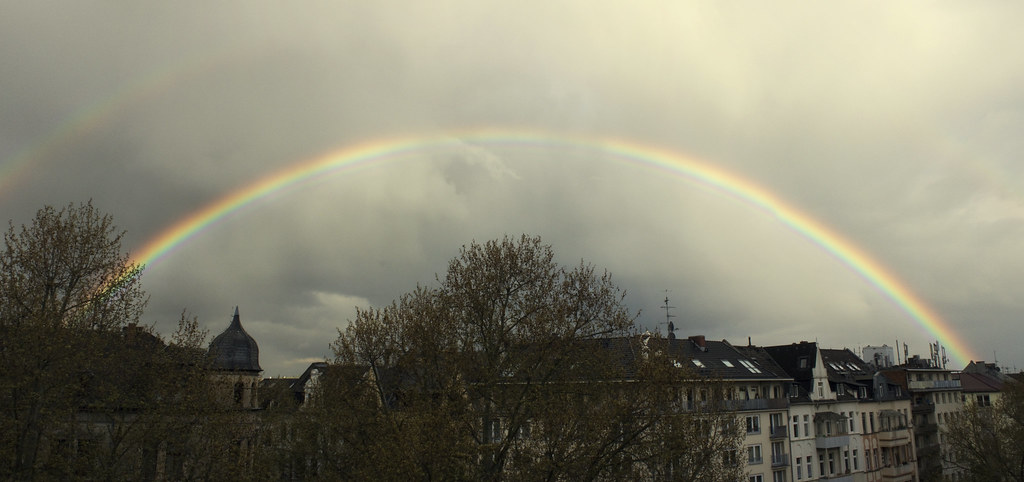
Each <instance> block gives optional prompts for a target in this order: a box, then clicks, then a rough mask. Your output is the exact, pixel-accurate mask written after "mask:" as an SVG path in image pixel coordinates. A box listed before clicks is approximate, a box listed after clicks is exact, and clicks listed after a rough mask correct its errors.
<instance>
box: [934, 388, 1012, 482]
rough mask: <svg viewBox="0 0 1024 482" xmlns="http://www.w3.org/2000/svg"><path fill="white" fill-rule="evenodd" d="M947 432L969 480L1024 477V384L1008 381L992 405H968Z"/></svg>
mask: <svg viewBox="0 0 1024 482" xmlns="http://www.w3.org/2000/svg"><path fill="white" fill-rule="evenodd" d="M945 436H946V440H947V442H948V443H949V444H950V446H951V450H950V452H949V456H948V460H949V461H950V462H952V463H953V464H954V465H955V466H957V467H960V468H962V469H963V470H964V475H965V476H966V477H967V480H977V481H983V480H984V481H990V480H991V481H1011V480H1015V481H1024V384H1022V383H1020V382H1013V381H1011V382H1007V383H1006V384H1005V385H1003V392H1002V394H1001V396H1000V398H999V400H997V401H996V402H995V403H994V404H993V405H992V406H988V407H985V406H979V405H977V404H971V405H968V406H967V408H965V409H964V410H963V412H961V413H959V414H957V423H954V424H950V425H949V429H948V431H947V432H946V435H945Z"/></svg>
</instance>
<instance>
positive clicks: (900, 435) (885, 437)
mask: <svg viewBox="0 0 1024 482" xmlns="http://www.w3.org/2000/svg"><path fill="white" fill-rule="evenodd" d="M877 437H878V445H879V446H881V447H896V446H899V445H905V444H907V443H909V442H910V430H909V429H906V428H897V429H892V430H883V431H881V432H878V435H877Z"/></svg>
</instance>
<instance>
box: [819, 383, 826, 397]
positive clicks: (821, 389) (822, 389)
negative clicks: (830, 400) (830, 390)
mask: <svg viewBox="0 0 1024 482" xmlns="http://www.w3.org/2000/svg"><path fill="white" fill-rule="evenodd" d="M824 397H825V384H824V383H823V382H822V381H821V380H818V398H824Z"/></svg>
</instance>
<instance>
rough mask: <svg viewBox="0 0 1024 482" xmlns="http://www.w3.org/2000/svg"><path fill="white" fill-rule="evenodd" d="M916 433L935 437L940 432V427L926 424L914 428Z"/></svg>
mask: <svg viewBox="0 0 1024 482" xmlns="http://www.w3.org/2000/svg"><path fill="white" fill-rule="evenodd" d="M914 432H915V433H917V434H918V435H924V436H928V435H934V434H936V433H938V432H939V426H938V425H937V424H934V423H926V424H924V425H918V426H917V427H915V428H914Z"/></svg>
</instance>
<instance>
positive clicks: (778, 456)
mask: <svg viewBox="0 0 1024 482" xmlns="http://www.w3.org/2000/svg"><path fill="white" fill-rule="evenodd" d="M785 452H786V448H785V446H784V445H783V444H782V442H772V465H775V464H782V463H785V461H786V453H785Z"/></svg>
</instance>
